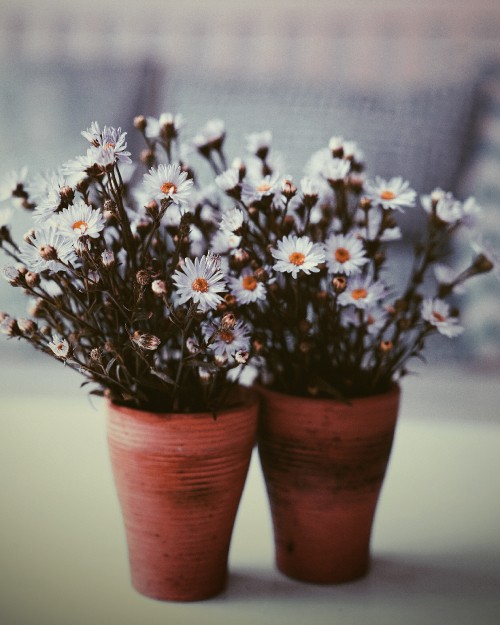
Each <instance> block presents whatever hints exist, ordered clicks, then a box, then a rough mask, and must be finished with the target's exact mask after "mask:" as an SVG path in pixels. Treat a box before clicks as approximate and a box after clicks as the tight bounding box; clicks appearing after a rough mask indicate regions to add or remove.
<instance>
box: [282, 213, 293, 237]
mask: <svg viewBox="0 0 500 625" xmlns="http://www.w3.org/2000/svg"><path fill="white" fill-rule="evenodd" d="M294 226H295V218H294V216H293V215H285V218H284V219H283V226H282V228H283V234H290V232H291V231H292V230H293V228H294Z"/></svg>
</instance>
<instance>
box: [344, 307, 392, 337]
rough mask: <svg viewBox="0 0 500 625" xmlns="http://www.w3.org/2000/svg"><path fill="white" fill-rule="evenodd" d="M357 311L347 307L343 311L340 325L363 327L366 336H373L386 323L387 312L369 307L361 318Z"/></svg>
mask: <svg viewBox="0 0 500 625" xmlns="http://www.w3.org/2000/svg"><path fill="white" fill-rule="evenodd" d="M358 312H359V310H357V309H355V308H353V307H352V306H349V307H347V308H344V309H343V312H342V325H346V324H350V325H353V326H356V327H359V326H360V325H364V326H365V327H366V330H367V332H368V334H370V335H371V336H375V335H377V334H378V332H379V331H380V330H381V329H382V328H383V327H384V324H385V322H386V321H387V312H386V311H385V310H383V309H382V308H379V307H376V306H370V307H368V308H367V309H366V310H364V311H363V312H364V315H363V316H362V317H360V316H359V314H358Z"/></svg>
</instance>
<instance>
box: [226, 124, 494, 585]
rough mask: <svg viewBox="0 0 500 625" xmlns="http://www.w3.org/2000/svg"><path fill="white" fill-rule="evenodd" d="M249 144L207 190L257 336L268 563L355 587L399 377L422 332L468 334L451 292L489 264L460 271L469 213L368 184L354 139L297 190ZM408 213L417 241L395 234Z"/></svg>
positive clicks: (445, 201) (449, 203) (315, 164)
mask: <svg viewBox="0 0 500 625" xmlns="http://www.w3.org/2000/svg"><path fill="white" fill-rule="evenodd" d="M248 148H249V150H250V152H251V158H250V159H249V160H248V161H247V162H245V163H244V162H241V161H238V162H235V163H234V164H233V166H232V167H231V168H229V169H226V170H225V171H223V172H222V173H220V174H219V175H218V176H217V178H216V182H217V184H218V185H219V187H220V188H221V189H222V190H223V191H224V192H225V193H226V195H227V196H228V197H229V198H230V199H231V200H232V202H233V204H232V205H231V206H230V207H229V208H228V209H227V212H226V213H225V215H224V218H223V220H222V224H221V232H222V233H224V234H225V236H226V239H227V241H226V248H227V249H226V259H227V265H228V267H229V268H230V274H231V275H230V276H229V278H228V280H229V284H230V286H231V290H232V293H233V295H234V297H235V298H236V301H237V304H238V306H239V308H237V309H236V314H238V313H239V311H240V310H241V312H242V314H243V316H244V318H245V319H246V320H247V322H248V323H249V324H250V325H251V327H252V331H253V337H254V339H253V344H254V352H255V354H256V358H255V360H257V361H258V372H259V373H258V384H259V387H260V392H261V396H262V415H261V420H260V426H259V433H258V444H259V453H260V458H261V463H262V468H263V472H264V477H265V480H266V485H267V491H268V495H269V499H270V505H271V512H272V518H273V525H274V534H275V545H276V560H277V565H278V567H279V569H280V570H281V571H282V572H284V573H285V574H287V575H289V576H291V577H294V578H297V579H300V580H304V581H308V582H317V583H337V582H344V581H349V580H351V579H354V578H357V577H360V576H362V575H364V574H365V573H366V572H367V570H368V566H369V546H370V536H371V530H372V524H373V519H374V514H375V510H376V505H377V501H378V497H379V493H380V489H381V486H382V482H383V478H384V475H385V471H386V467H387V463H388V460H389V454H390V451H391V446H392V441H393V436H394V430H395V425H396V419H397V414H398V406H399V399H400V386H399V381H400V380H401V378H402V377H404V376H405V375H406V374H407V373H408V362H409V361H410V360H411V359H414V358H423V353H424V348H425V344H426V341H427V339H428V337H430V336H431V335H434V334H440V335H442V336H444V337H445V338H447V339H448V338H453V337H456V336H458V335H459V334H460V333H461V332H462V329H463V328H462V326H461V325H460V323H459V319H458V309H457V294H459V293H460V291H461V290H462V288H463V285H464V283H465V282H466V281H467V280H468V279H469V278H471V277H473V276H476V275H479V274H482V273H485V272H488V271H490V270H491V269H492V267H493V262H492V255H491V253H490V252H488V251H486V250H485V249H483V248H478V247H477V245H476V247H475V254H474V255H473V258H472V260H471V261H470V262H469V261H468V260H467V261H466V262H465V266H463V267H462V268H461V269H459V270H458V271H456V270H453V269H451V268H450V267H449V266H448V265H446V264H444V263H445V260H446V257H447V256H450V257H451V256H452V255H453V252H454V248H453V244H452V239H453V237H454V236H455V235H456V234H457V233H458V232H459V231H467V230H468V229H472V228H473V227H474V224H475V222H476V219H477V217H478V215H479V212H480V208H479V206H478V205H477V203H476V202H475V201H474V199H473V198H469V199H467V200H466V201H465V202H461V201H458V200H457V199H456V198H455V197H453V196H452V194H451V193H447V192H445V191H443V190H441V189H435V190H434V191H433V192H432V193H430V194H429V195H425V196H422V197H421V198H420V199H418V198H417V194H416V192H415V191H414V190H413V189H412V188H411V187H410V184H409V183H408V182H407V181H405V180H403V179H402V178H401V177H393V178H391V179H390V180H384V179H382V178H380V177H375V178H374V179H371V178H367V177H366V175H365V173H364V163H363V155H362V153H361V152H360V150H359V148H358V147H357V145H356V144H355V143H353V142H349V141H345V140H343V139H342V138H341V137H332V138H331V139H330V141H329V145H328V146H327V147H325V148H323V149H320V150H319V151H318V152H316V153H314V154H313V155H312V156H311V158H310V159H309V161H308V162H307V164H306V167H305V174H306V175H305V176H304V177H303V178H302V179H301V181H300V184H299V188H298V187H297V186H296V185H295V184H294V182H293V180H292V179H291V178H290V177H288V176H282V174H280V172H279V170H278V169H277V165H276V163H278V162H279V159H278V158H277V157H276V155H275V154H274V153H273V152H272V149H271V133H270V132H268V131H266V132H263V133H255V134H252V135H251V136H249V137H248ZM221 162H223V161H221ZM281 172H283V170H281ZM418 203H420V205H421V206H420V207H417V204H418ZM406 210H408V211H411V212H414V213H415V218H414V221H417V223H418V225H419V226H420V232H419V234H418V235H417V236H415V233H413V235H412V237H408V236H406V237H404V236H403V232H402V228H403V226H402V225H400V224H399V223H398V222H399V218H400V216H403V212H404V211H406Z"/></svg>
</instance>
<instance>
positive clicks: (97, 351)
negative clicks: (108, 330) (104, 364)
mask: <svg viewBox="0 0 500 625" xmlns="http://www.w3.org/2000/svg"><path fill="white" fill-rule="evenodd" d="M89 356H90V360H93V361H94V362H101V360H102V350H101V348H100V347H93V348H92V349H91V350H90V353H89Z"/></svg>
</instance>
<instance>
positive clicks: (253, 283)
mask: <svg viewBox="0 0 500 625" xmlns="http://www.w3.org/2000/svg"><path fill="white" fill-rule="evenodd" d="M241 284H242V286H243V288H244V289H246V290H247V291H255V289H256V288H257V280H256V279H255V278H254V277H253V276H244V277H243V279H242V281H241Z"/></svg>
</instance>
